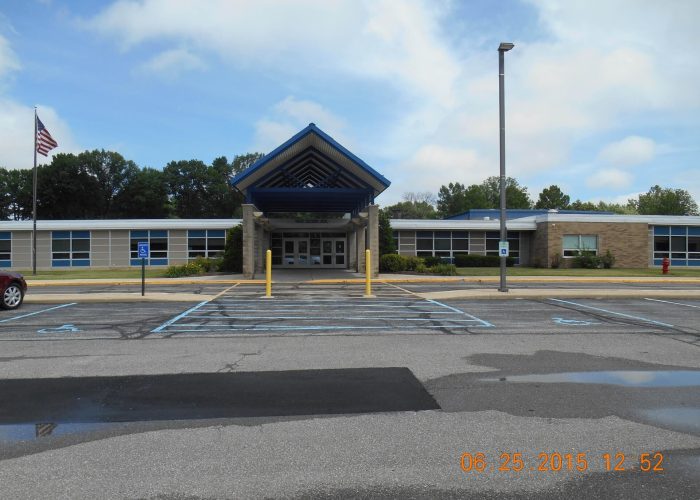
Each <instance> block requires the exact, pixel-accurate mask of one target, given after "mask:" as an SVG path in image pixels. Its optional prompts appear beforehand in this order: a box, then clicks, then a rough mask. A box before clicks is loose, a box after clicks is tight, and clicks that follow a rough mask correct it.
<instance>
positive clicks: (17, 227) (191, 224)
mask: <svg viewBox="0 0 700 500" xmlns="http://www.w3.org/2000/svg"><path fill="white" fill-rule="evenodd" d="M240 223H241V219H81V220H37V221H36V228H37V231H86V230H94V231H106V230H110V229H114V230H120V229H122V230H129V229H135V230H138V229H229V228H232V227H234V226H237V225H238V224H240ZM32 226H33V223H32V221H31V220H22V221H0V231H27V230H29V231H31V230H32Z"/></svg>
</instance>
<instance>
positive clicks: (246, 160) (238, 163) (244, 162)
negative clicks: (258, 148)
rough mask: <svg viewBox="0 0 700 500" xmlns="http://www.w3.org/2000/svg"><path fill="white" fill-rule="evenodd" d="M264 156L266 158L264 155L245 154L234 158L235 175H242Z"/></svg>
mask: <svg viewBox="0 0 700 500" xmlns="http://www.w3.org/2000/svg"><path fill="white" fill-rule="evenodd" d="M263 156H265V155H264V154H263V153H245V154H242V155H236V156H234V157H233V162H232V164H231V166H232V171H233V175H236V174H240V173H241V172H243V171H244V170H245V169H246V168H248V167H250V166H251V165H252V164H253V163H255V162H256V161H258V160H259V159H260V158H262V157H263Z"/></svg>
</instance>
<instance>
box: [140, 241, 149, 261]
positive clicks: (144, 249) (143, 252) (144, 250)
mask: <svg viewBox="0 0 700 500" xmlns="http://www.w3.org/2000/svg"><path fill="white" fill-rule="evenodd" d="M138 248H139V259H147V258H148V242H147V241H139V242H138Z"/></svg>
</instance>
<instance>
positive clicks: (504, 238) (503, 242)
mask: <svg viewBox="0 0 700 500" xmlns="http://www.w3.org/2000/svg"><path fill="white" fill-rule="evenodd" d="M513 47H514V45H513V44H512V43H509V42H501V44H500V45H499V46H498V112H499V124H500V129H501V141H500V158H501V168H500V183H499V184H500V194H501V216H500V219H501V220H500V222H501V238H500V242H499V245H498V254H499V256H500V259H501V283H500V286H499V288H498V291H499V292H507V291H508V287H507V285H506V258H507V256H508V233H507V231H506V112H505V96H504V73H505V69H504V68H505V65H504V57H503V54H505V53H506V52H508V51H509V50H510V49H512V48H513ZM504 250H505V251H504Z"/></svg>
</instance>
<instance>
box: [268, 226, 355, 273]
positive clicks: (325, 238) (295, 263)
mask: <svg viewBox="0 0 700 500" xmlns="http://www.w3.org/2000/svg"><path fill="white" fill-rule="evenodd" d="M270 249H271V250H272V266H273V267H283V268H288V269H292V268H309V267H314V268H336V269H338V268H341V269H344V268H347V265H348V260H347V237H346V235H345V233H322V232H315V233H306V232H290V231H285V232H275V233H272V235H271V236H270Z"/></svg>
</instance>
